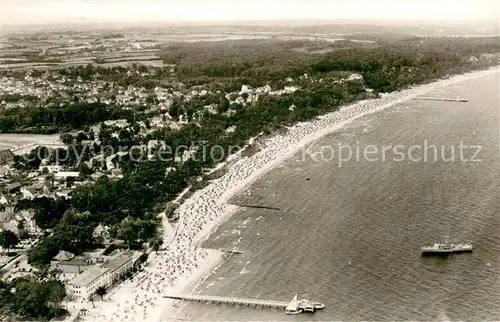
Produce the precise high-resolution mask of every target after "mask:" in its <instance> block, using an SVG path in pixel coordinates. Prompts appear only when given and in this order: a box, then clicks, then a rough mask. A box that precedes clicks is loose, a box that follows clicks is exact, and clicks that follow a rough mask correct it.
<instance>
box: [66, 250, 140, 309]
mask: <svg viewBox="0 0 500 322" xmlns="http://www.w3.org/2000/svg"><path fill="white" fill-rule="evenodd" d="M140 255H141V254H140V252H133V251H129V252H125V253H123V254H121V255H120V256H117V257H115V258H114V259H112V260H110V261H109V262H106V263H104V264H102V265H100V266H95V267H92V268H90V269H88V270H86V271H84V272H83V273H81V274H79V275H77V276H76V277H75V278H74V279H72V280H71V281H69V282H68V283H67V284H66V291H67V293H68V295H70V296H73V297H74V298H76V299H81V300H88V299H90V297H91V296H92V295H93V294H95V292H96V290H97V289H98V288H99V287H101V286H102V287H109V286H111V284H113V283H114V282H115V281H117V280H118V278H119V277H120V276H121V275H123V274H125V273H127V272H128V271H129V270H131V269H132V268H133V267H134V264H135V263H136V261H137V259H138V258H139V257H140Z"/></svg>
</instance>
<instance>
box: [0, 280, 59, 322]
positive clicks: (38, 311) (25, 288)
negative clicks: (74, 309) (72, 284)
mask: <svg viewBox="0 0 500 322" xmlns="http://www.w3.org/2000/svg"><path fill="white" fill-rule="evenodd" d="M65 296H66V289H65V288H64V285H63V284H62V283H61V282H59V281H55V280H47V281H43V282H38V281H36V280H35V279H34V278H17V279H14V280H13V281H11V282H8V283H5V282H3V281H0V312H1V313H0V314H2V315H3V314H5V313H7V314H9V315H12V316H16V317H19V318H20V320H21V321H22V320H27V319H28V320H33V319H36V320H52V319H54V318H60V317H63V316H65V315H67V314H68V311H67V310H66V309H64V308H63V307H61V306H60V305H59V303H61V302H62V301H63V299H64V298H65Z"/></svg>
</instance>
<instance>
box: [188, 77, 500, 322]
mask: <svg viewBox="0 0 500 322" xmlns="http://www.w3.org/2000/svg"><path fill="white" fill-rule="evenodd" d="M427 95H428V96H451V97H456V96H458V95H460V96H461V97H466V98H468V99H469V102H467V103H452V102H436V101H409V102H408V103H406V104H402V105H400V106H397V107H395V108H391V109H388V110H385V111H383V112H381V113H378V114H375V115H371V116H368V117H365V118H362V119H359V120H357V121H356V122H355V123H353V124H352V125H350V126H348V127H346V128H344V129H342V130H341V131H338V132H337V133H334V134H332V135H330V136H328V137H325V138H324V139H322V140H320V141H319V142H316V143H315V144H314V146H313V147H312V150H313V151H314V150H315V151H320V149H321V146H331V147H334V149H333V151H337V152H338V151H339V148H338V144H342V145H344V146H347V145H350V146H351V149H352V151H353V152H355V150H356V147H357V146H359V147H360V152H361V155H360V158H359V161H357V160H351V161H346V162H344V164H342V166H341V167H339V164H338V158H337V159H335V160H319V161H318V162H313V161H312V160H310V159H306V160H302V154H301V153H299V154H297V155H296V156H295V157H294V158H292V159H290V160H288V161H286V162H285V163H283V164H282V166H281V167H279V168H276V169H274V170H273V171H271V172H269V173H268V175H266V176H265V177H263V178H262V179H261V180H259V181H257V182H256V183H255V184H254V185H253V186H252V187H251V188H250V189H249V190H248V191H246V192H245V193H243V194H242V195H240V196H237V197H235V198H234V200H233V203H235V204H239V205H247V206H257V207H268V208H267V209H266V208H250V207H247V208H242V210H241V211H240V212H239V213H237V214H236V215H234V216H233V217H232V218H231V220H229V221H228V222H227V223H225V224H224V225H222V226H221V227H220V228H219V230H218V231H217V232H216V233H215V234H214V235H213V236H212V238H211V239H210V240H209V241H207V243H206V244H205V245H206V246H207V247H210V248H226V249H227V248H231V247H233V246H236V247H238V248H239V249H241V250H243V251H244V253H243V254H242V255H233V256H232V257H230V258H228V259H226V260H225V262H224V263H223V264H222V265H221V267H220V268H219V269H218V271H217V272H216V273H215V274H213V275H212V276H210V277H209V278H208V279H207V280H206V282H205V283H204V284H203V285H201V286H200V287H199V288H198V289H197V292H201V294H207V295H220V296H234V297H248V298H262V299H272V300H290V299H291V298H292V296H293V294H294V293H299V294H301V293H302V294H303V293H305V292H307V293H308V295H309V297H310V298H311V299H314V300H317V301H320V302H323V303H324V304H325V305H326V308H325V309H324V310H323V311H319V312H317V313H316V314H315V315H306V314H302V315H296V316H286V315H284V314H283V311H279V310H272V309H256V308H237V307H230V306H217V305H210V304H187V305H185V306H184V307H183V308H182V312H180V313H179V315H178V317H181V318H184V319H192V320H243V321H248V320H300V321H302V320H344V321H346V320H351V321H352V320H379V321H383V320H385V321H387V320H445V319H450V320H471V321H472V320H474V321H477V320H500V197H499V196H500V158H499V155H500V154H499V153H500V148H499V128H498V123H499V118H498V111H499V82H498V75H494V76H486V77H483V78H480V79H476V80H473V81H467V82H464V83H460V84H457V85H453V86H449V87H446V88H443V89H440V90H436V91H434V92H432V93H429V94H427ZM425 142H427V146H428V147H429V146H430V145H436V147H437V150H438V151H437V153H438V155H437V160H436V159H435V158H434V151H433V149H432V147H429V148H428V152H427V161H425V160H421V161H417V159H418V157H424V152H423V151H421V150H420V149H418V148H413V149H412V151H413V152H412V154H411V155H412V158H413V161H412V160H409V157H408V153H409V152H408V150H409V149H410V147H411V146H412V145H418V146H421V147H424V145H425ZM461 142H462V145H464V146H481V149H480V150H479V151H478V152H477V153H476V151H477V150H478V148H476V147H469V148H466V147H464V148H463V149H462V150H463V156H460V143H461ZM390 144H392V145H393V146H395V145H401V146H402V147H400V148H398V149H399V150H398V151H399V152H402V153H406V157H405V160H402V161H397V160H400V159H401V158H402V157H401V155H400V154H397V155H396V154H395V153H393V152H391V150H390V149H389V148H386V149H389V150H387V151H386V153H385V161H382V160H381V159H382V157H381V156H382V153H381V150H382V148H383V146H389V145H390ZM367 145H373V146H374V148H369V149H372V150H371V151H373V150H374V149H375V147H376V148H377V149H378V150H379V153H378V154H376V153H371V154H369V155H368V157H369V158H370V159H368V160H366V159H365V158H363V150H364V148H365V147H366V146H367ZM452 146H453V147H454V149H455V151H454V156H455V161H454V162H452V161H445V160H443V155H442V152H444V153H445V155H444V158H446V159H450V158H451V156H452V153H453V152H452V148H451V147H452ZM441 147H443V148H441ZM343 149H344V151H347V148H343ZM442 149H443V150H442ZM441 150H442V151H441ZM323 151H328V149H325V148H323ZM369 151H370V150H369ZM369 151H368V152H369ZM345 153H347V152H345ZM474 154H477V155H475V156H474ZM345 155H346V154H344V156H345ZM326 157H331V156H330V155H325V158H326ZM377 157H378V161H373V159H375V158H377ZM472 157H474V159H475V160H476V162H474V161H473V160H472ZM353 158H354V159H355V156H353ZM394 158H396V160H394ZM465 159H468V160H465ZM308 177H309V178H310V180H307V178H308ZM446 235H449V236H450V238H451V239H452V240H453V239H457V240H465V241H472V242H473V243H474V245H475V249H474V252H473V253H471V254H460V255H453V256H450V257H448V258H422V257H421V254H420V248H421V247H422V246H424V245H427V244H432V243H434V242H435V241H437V240H441V239H443V238H444V236H446Z"/></svg>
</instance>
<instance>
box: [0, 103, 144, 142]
mask: <svg viewBox="0 0 500 322" xmlns="http://www.w3.org/2000/svg"><path fill="white" fill-rule="evenodd" d="M114 119H129V120H133V119H134V112H133V111H130V110H123V109H121V108H119V107H108V106H107V105H106V104H104V103H68V104H66V105H64V106H54V105H49V106H46V107H39V108H21V109H15V110H14V109H8V110H4V111H3V112H0V133H12V132H15V133H40V134H52V133H58V132H67V131H72V130H74V129H82V128H83V127H85V126H89V125H94V124H97V123H100V122H103V121H107V120H114Z"/></svg>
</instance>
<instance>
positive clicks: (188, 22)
mask: <svg viewBox="0 0 500 322" xmlns="http://www.w3.org/2000/svg"><path fill="white" fill-rule="evenodd" d="M284 23H288V24H294V25H318V24H319V25H338V24H354V25H389V26H390V25H394V24H399V25H418V24H425V25H428V24H432V25H441V26H443V25H457V24H464V23H466V24H468V25H479V24H485V23H488V24H489V23H495V24H497V27H498V26H499V25H500V21H499V20H498V19H493V18H485V19H482V20H476V19H461V20H459V19H457V20H446V21H442V20H425V19H374V18H370V19H366V18H357V19H355V18H345V19H312V18H309V19H300V18H283V19H262V20H260V19H245V20H225V19H223V20H183V21H181V20H179V21H164V20H152V21H128V22H127V21H102V20H91V19H82V20H79V21H74V22H39V23H36V22H34V23H0V28H5V27H22V26H27V27H28V26H61V25H89V24H99V25H113V24H114V25H122V26H123V25H159V24H160V25H186V26H189V25H191V26H192V25H213V26H218V25H255V26H262V25H265V24H278V25H279V24H284Z"/></svg>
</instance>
